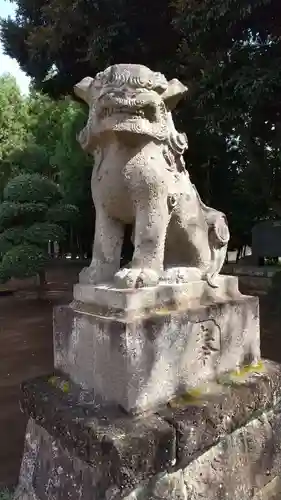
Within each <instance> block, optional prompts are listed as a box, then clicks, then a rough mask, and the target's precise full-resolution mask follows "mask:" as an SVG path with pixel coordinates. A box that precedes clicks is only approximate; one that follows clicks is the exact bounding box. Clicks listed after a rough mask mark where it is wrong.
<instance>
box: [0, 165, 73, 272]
mask: <svg viewBox="0 0 281 500" xmlns="http://www.w3.org/2000/svg"><path fill="white" fill-rule="evenodd" d="M32 199H33V201H27V200H32ZM58 200H59V202H58ZM42 201H43V202H44V203H42ZM58 207H59V210H58ZM52 212H53V213H58V212H59V213H60V217H58V216H57V223H56V222H54V220H51V217H50V215H51V214H52ZM74 214H76V207H74V206H69V205H65V204H64V203H63V199H62V195H61V192H60V190H59V187H58V186H57V185H56V184H55V183H54V182H53V181H51V180H49V179H46V178H44V177H40V176H39V174H21V175H19V176H17V177H15V178H13V179H11V181H10V182H8V184H7V186H6V187H5V189H4V201H3V203H2V204H0V280H1V281H6V280H8V279H10V278H11V277H16V278H23V277H27V276H34V275H35V274H36V273H39V272H41V271H42V270H44V266H45V265H46V261H47V258H48V255H47V248H48V242H49V241H62V240H64V239H65V238H66V230H65V229H66V228H64V227H63V226H62V221H64V222H65V221H68V222H69V221H71V217H73V216H74ZM53 219H54V217H53Z"/></svg>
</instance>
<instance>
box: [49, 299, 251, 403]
mask: <svg viewBox="0 0 281 500" xmlns="http://www.w3.org/2000/svg"><path fill="white" fill-rule="evenodd" d="M75 308H76V305H75V304H74V305H73V306H72V307H70V306H63V307H59V308H57V309H56V310H55V313H54V350H55V367H56V368H57V369H60V370H62V371H63V372H65V373H66V374H68V375H69V376H70V377H71V379H72V380H73V381H74V382H75V383H77V384H80V385H81V386H83V387H84V388H86V389H89V390H91V389H94V391H95V393H96V395H98V396H100V397H101V398H102V399H103V400H104V401H107V402H110V401H111V402H115V403H117V404H120V405H121V406H122V407H123V408H124V409H125V410H126V411H131V410H132V411H133V410H134V411H135V410H137V411H142V410H145V409H148V408H153V407H154V408H155V407H156V406H157V405H158V404H160V403H166V402H168V401H169V399H171V398H172V397H173V396H174V395H175V394H177V393H181V392H185V391H186V390H188V389H189V388H192V387H195V386H197V385H198V384H200V383H202V382H204V381H206V380H209V379H213V378H215V377H216V376H217V375H218V374H220V373H223V372H225V371H228V370H234V369H236V368H237V367H238V366H243V365H244V364H245V363H251V362H253V363H256V362H258V360H259V359H260V343H259V316H258V299H257V298H255V297H247V296H242V295H240V296H239V297H237V298H235V299H233V300H225V301H223V300H218V301H217V302H215V301H212V303H211V304H208V305H206V304H205V305H204V304H198V303H197V306H195V305H194V304H193V306H191V307H185V308H183V309H176V310H173V309H172V308H170V309H169V308H165V309H161V308H160V309H159V310H155V311H154V312H150V313H148V314H145V313H144V314H133V315H132V317H131V316H129V317H125V316H124V315H123V316H121V317H120V316H118V315H117V314H114V313H111V316H110V315H109V314H110V311H108V315H106V314H105V313H104V312H100V311H95V310H94V309H93V310H91V309H87V308H86V307H85V308H83V307H82V308H80V309H79V310H77V309H76V310H75Z"/></svg>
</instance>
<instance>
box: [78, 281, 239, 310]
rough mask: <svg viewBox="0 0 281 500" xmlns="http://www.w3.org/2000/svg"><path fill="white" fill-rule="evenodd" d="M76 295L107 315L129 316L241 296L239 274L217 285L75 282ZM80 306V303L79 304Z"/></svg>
mask: <svg viewBox="0 0 281 500" xmlns="http://www.w3.org/2000/svg"><path fill="white" fill-rule="evenodd" d="M73 297H74V299H75V300H76V301H78V302H83V304H89V305H90V304H93V305H94V307H96V308H100V309H99V310H100V311H102V312H103V313H104V314H107V315H112V314H116V315H119V316H120V317H124V318H126V319H128V317H129V316H130V315H134V316H135V315H139V314H149V313H151V312H154V311H155V310H157V309H161V308H163V307H167V308H169V309H171V310H173V311H177V310H183V309H185V308H189V307H191V306H195V307H196V306H198V302H200V304H202V305H203V304H205V305H206V304H211V303H212V302H213V301H214V302H219V301H220V300H223V301H225V300H231V299H236V298H237V297H238V298H239V297H241V294H240V292H239V290H238V277H237V276H219V277H218V278H217V288H211V287H210V286H209V285H208V283H207V282H206V281H203V280H200V281H191V282H189V283H173V284H166V283H162V284H160V285H157V286H155V287H145V288H136V289H127V290H126V289H118V288H114V287H112V286H109V285H99V286H93V285H83V284H81V283H77V284H76V285H74V289H73ZM77 305H78V304H77Z"/></svg>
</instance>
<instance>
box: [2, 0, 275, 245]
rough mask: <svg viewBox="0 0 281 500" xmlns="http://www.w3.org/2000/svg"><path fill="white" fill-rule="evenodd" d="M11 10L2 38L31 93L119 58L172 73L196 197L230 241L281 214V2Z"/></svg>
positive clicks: (43, 5) (57, 1) (99, 3)
mask: <svg viewBox="0 0 281 500" xmlns="http://www.w3.org/2000/svg"><path fill="white" fill-rule="evenodd" d="M16 3H17V17H16V20H15V21H11V20H8V21H4V22H3V23H2V40H3V43H4V47H5V50H6V52H7V53H8V54H9V55H12V56H13V57H16V58H17V60H18V61H19V62H20V64H21V66H22V68H23V69H24V70H26V71H27V72H28V73H29V74H30V75H31V76H32V77H33V81H34V83H35V84H36V86H37V87H38V88H42V89H43V90H44V91H45V92H48V93H49V94H50V95H54V96H58V95H61V94H65V93H69V92H71V91H72V87H73V84H75V83H76V82H77V81H78V80H80V79H81V78H82V77H84V76H86V75H92V76H93V75H94V74H95V73H96V72H97V71H100V70H101V69H103V68H104V67H105V66H107V65H109V64H112V63H116V62H126V61H127V62H136V63H144V64H146V65H148V66H151V67H152V68H153V69H155V70H159V71H163V72H164V73H165V74H166V75H167V76H168V77H173V76H177V77H178V78H180V79H181V80H182V81H183V82H184V83H186V84H187V85H188V87H189V96H188V98H187V100H186V101H185V103H184V104H183V105H182V106H181V108H180V109H179V112H178V113H177V116H176V118H177V124H178V126H179V128H181V129H183V130H184V131H185V132H186V133H187V135H188V137H189V151H188V153H187V156H186V160H187V166H188V169H189V171H190V173H191V176H192V179H193V180H194V182H195V183H196V185H197V187H198V189H199V192H200V194H201V195H202V197H203V198H204V199H205V200H206V201H207V202H208V203H211V204H213V205H215V206H217V207H218V208H220V209H222V210H224V211H225V212H226V213H227V215H228V218H229V220H230V225H231V232H232V233H234V234H235V238H236V239H241V238H245V235H248V234H249V232H250V228H251V226H252V225H253V224H254V222H255V220H256V219H257V218H261V217H262V218H268V217H275V216H276V213H277V212H280V211H281V190H280V187H279V186H280V177H281V162H280V159H281V156H280V155H281V151H280V142H281V141H280V132H281V107H280V104H279V103H280V97H281V78H280V77H281V69H280V68H281V55H280V54H281V50H280V48H281V29H280V14H281V4H280V1H279V0H227V1H226V0H190V1H188V2H186V1H185V0H164V1H163V0H161V1H160V0H156V1H155V2H153V3H151V2H148V0H144V1H143V2H142V9H140V3H139V2H137V1H136V0H115V1H114V2H113V1H112V0H111V1H110V0H93V1H91V2H89V1H88V0H77V1H75V2H68V1H67V0H51V1H50V0H40V2H36V5H35V3H34V2H32V1H31V0H17V2H16ZM156 27H157V29H156ZM222 185H224V186H225V188H224V189H223V190H222V189H221V186H222Z"/></svg>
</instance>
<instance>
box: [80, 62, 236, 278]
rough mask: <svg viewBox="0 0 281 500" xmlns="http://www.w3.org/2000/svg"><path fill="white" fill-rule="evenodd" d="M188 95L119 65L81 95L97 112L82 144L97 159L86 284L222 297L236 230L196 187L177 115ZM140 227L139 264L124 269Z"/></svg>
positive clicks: (175, 83)
mask: <svg viewBox="0 0 281 500" xmlns="http://www.w3.org/2000/svg"><path fill="white" fill-rule="evenodd" d="M187 90H188V89H187V88H186V87H185V86H184V85H183V84H182V83H181V82H179V80H177V79H173V80H171V81H167V79H166V78H165V76H164V75H163V74H161V73H156V72H153V71H151V70H150V69H149V68H147V67H146V66H142V65H136V64H116V65H114V66H110V67H109V68H107V69H106V70H105V71H103V72H100V73H98V74H97V75H96V77H95V78H91V77H86V78H84V79H83V80H82V81H81V82H80V83H78V84H77V85H76V86H75V87H74V91H75V93H76V95H77V96H78V97H79V98H80V99H82V100H84V101H85V102H86V103H87V104H88V106H89V117H88V121H87V124H86V126H85V127H84V129H83V130H82V131H81V132H80V134H79V135H78V141H79V142H80V145H81V146H82V148H83V149H84V150H85V151H86V152H88V153H90V154H92V155H93V156H94V168H93V174H92V180H91V189H92V196H93V201H94V205H95V209H96V226H95V237H94V245H93V256H92V262H91V264H90V267H89V268H86V269H84V270H83V271H82V272H81V274H80V282H81V283H88V284H105V283H111V284H114V285H115V286H116V287H118V288H139V287H145V286H155V285H157V284H159V283H161V282H164V283H185V282H190V281H197V280H206V281H207V282H208V283H209V285H210V286H212V287H216V286H217V285H216V276H217V275H218V274H219V272H220V270H221V268H222V265H223V263H224V260H225V256H226V252H227V244H228V241H229V230H228V225H227V221H226V217H225V215H224V214H223V213H221V212H218V211H217V210H215V209H213V208H210V207H208V206H206V205H205V204H204V203H203V202H202V200H201V199H200V196H199V194H198V192H197V190H196V188H195V186H194V185H193V184H192V183H191V181H190V178H189V174H188V172H187V170H186V168H185V164H184V160H183V153H184V151H185V150H186V149H187V147H188V144H187V138H186V135H185V134H182V133H179V132H177V130H176V129H175V126H174V122H173V118H172V114H171V111H172V110H173V109H174V108H175V106H176V105H177V103H178V102H179V100H180V99H181V98H182V96H183V95H184V94H185V93H186V92H187ZM127 224H133V228H134V230H133V243H134V252H133V258H132V261H131V263H130V264H129V265H128V266H126V267H124V268H121V269H120V257H121V249H122V244H123V239H124V229H125V226H126V225H127Z"/></svg>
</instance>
